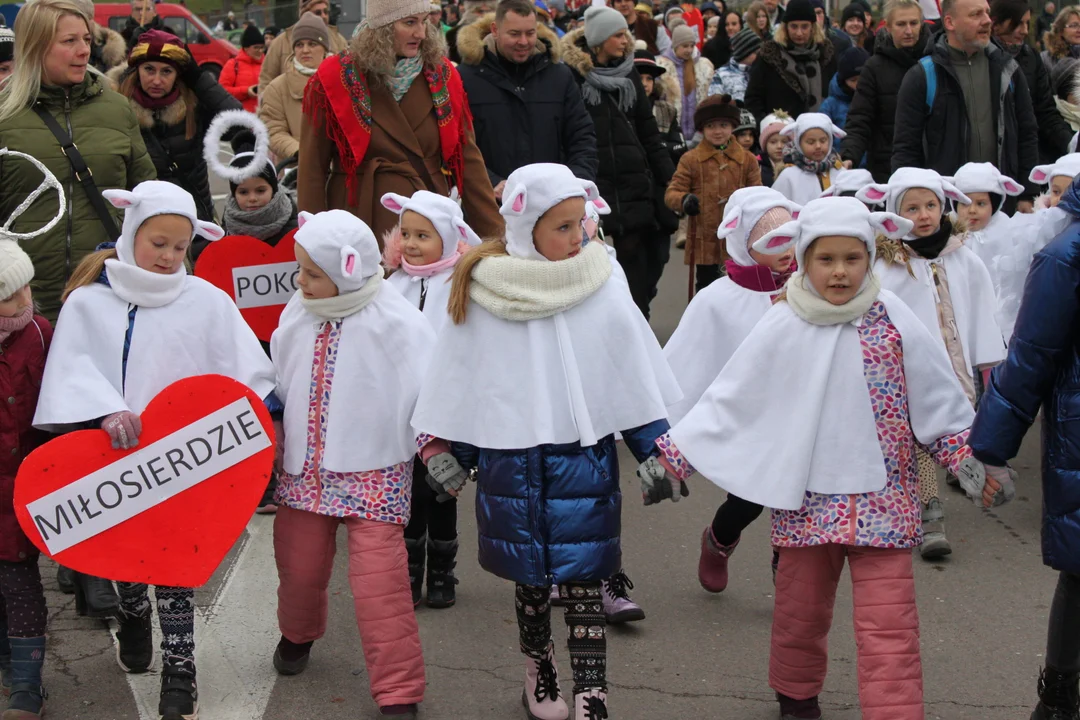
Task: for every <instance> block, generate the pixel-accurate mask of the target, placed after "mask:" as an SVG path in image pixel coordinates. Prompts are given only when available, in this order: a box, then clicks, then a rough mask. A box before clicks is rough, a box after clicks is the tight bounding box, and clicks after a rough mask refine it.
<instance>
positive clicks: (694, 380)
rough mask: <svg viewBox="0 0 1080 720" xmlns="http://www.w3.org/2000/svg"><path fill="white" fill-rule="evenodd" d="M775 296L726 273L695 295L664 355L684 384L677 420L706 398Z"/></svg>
mask: <svg viewBox="0 0 1080 720" xmlns="http://www.w3.org/2000/svg"><path fill="white" fill-rule="evenodd" d="M772 298H773V295H772V294H770V293H765V292H755V291H753V290H747V289H746V288H744V287H741V286H739V285H737V284H736V283H735V282H734V281H733V280H731V278H728V277H722V278H720V279H719V280H717V281H716V282H714V283H712V284H711V285H709V286H708V287H707V288H705V289H704V290H702V291H701V292H699V293H698V294H697V295H695V296H694V299H693V300H691V301H690V305H689V306H688V307H687V308H686V312H685V313H683V316H682V319H681V320H679V326H678V327H677V328H675V332H674V333H672V335H671V338H670V339H669V340H668V342H667V345H665V346H664V357H665V358H666V359H667V361H668V364H669V365H670V366H671V371H672V372H673V373H674V374H675V379H676V380H678V381H679V386H680V387H681V388H682V394H683V397H682V400H679V401H678V402H677V403H675V404H673V405H671V406H669V407H668V421H669V422H670V423H671V424H672V425H674V424H676V423H678V422H679V421H680V420H682V419H683V417H684V416H685V415H686V413H688V412H690V409H691V408H692V407H694V405H696V404H697V402H698V400H700V399H701V396H702V394H703V393H704V392H705V391H706V390H707V389H708V387H709V385H711V384H712V381H713V380H715V379H716V376H717V375H719V374H720V371H721V370H723V369H724V365H726V364H727V362H728V360H730V359H731V356H732V355H733V354H735V351H736V350H737V349H738V347H739V345H740V344H742V342H743V340H745V339H746V336H747V335H749V334H750V331H751V330H752V329H753V328H754V326H755V325H756V324H757V323H758V321H759V320H761V318H763V317H765V313H767V312H768V311H769V308H770V307H772Z"/></svg>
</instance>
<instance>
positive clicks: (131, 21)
mask: <svg viewBox="0 0 1080 720" xmlns="http://www.w3.org/2000/svg"><path fill="white" fill-rule="evenodd" d="M147 30H165V31H166V32H171V30H169V29H168V28H166V27H165V25H164V23H162V22H161V16H160V15H158V14H157V11H156V10H155V9H154V0H131V15H130V16H129V17H128V19H127V23H126V24H125V25H124V29H123V30H121V31H120V35H121V36H123V38H124V42H126V43H127V50H128V52H131V48H133V47H135V43H136V41H137V40H138V39H139V36H140V35H142V34H143V33H144V32H146V31H147Z"/></svg>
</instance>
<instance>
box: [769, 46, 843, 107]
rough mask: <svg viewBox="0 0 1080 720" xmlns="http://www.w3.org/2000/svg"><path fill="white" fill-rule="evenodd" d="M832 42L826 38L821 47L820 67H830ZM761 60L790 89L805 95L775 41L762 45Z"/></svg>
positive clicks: (832, 51) (832, 50)
mask: <svg viewBox="0 0 1080 720" xmlns="http://www.w3.org/2000/svg"><path fill="white" fill-rule="evenodd" d="M834 52H835V50H834V49H833V44H832V42H831V41H830V40H829V39H828V38H825V42H824V43H822V45H821V60H820V63H819V64H820V65H822V66H824V65H828V64H829V63H830V62H831V61H832V59H833V53H834ZM758 59H759V60H763V61H764V62H765V63H766V64H767V65H771V66H772V68H773V70H775V71H776V74H777V75H779V76H780V77H781V78H783V80H784V83H785V84H787V86H788V87H789V88H791V89H792V90H794V91H795V92H796V93H798V94H799V95H800V96H801V95H802V93H803V89H802V85H800V84H799V79H798V78H797V77H795V76H794V75H792V74H791V73H789V72H788V71H787V67H786V65H785V63H784V56H783V52H782V48H781V47H780V43H778V42H776V41H775V40H771V39H770V40H766V41H765V42H763V43H762V44H761V54H760V55H759V56H758Z"/></svg>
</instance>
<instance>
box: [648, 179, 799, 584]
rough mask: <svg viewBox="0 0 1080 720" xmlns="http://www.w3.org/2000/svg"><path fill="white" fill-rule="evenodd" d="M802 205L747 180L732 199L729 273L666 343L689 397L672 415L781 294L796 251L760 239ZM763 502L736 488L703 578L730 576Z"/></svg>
mask: <svg viewBox="0 0 1080 720" xmlns="http://www.w3.org/2000/svg"><path fill="white" fill-rule="evenodd" d="M798 210H799V206H798V205H796V204H794V203H792V202H790V201H789V200H788V199H787V198H785V197H784V196H783V195H781V194H780V193H778V192H776V191H775V190H772V189H771V188H764V187H749V188H741V189H739V190H736V191H735V192H734V193H732V194H731V197H730V198H729V199H728V202H727V205H726V206H725V207H724V218H723V220H722V221H721V222H720V228H719V230H718V231H717V233H716V234H717V236H718V237H719V238H721V239H722V240H725V241H726V245H727V253H728V258H729V259H728V261H727V266H726V273H725V274H724V276H722V277H721V278H720V279H719V280H717V281H716V282H714V283H712V284H710V285H709V286H708V287H706V288H705V289H704V290H702V291H701V292H699V293H698V294H697V295H695V296H694V299H693V300H691V301H690V305H689V307H687V308H686V312H685V313H684V314H683V316H682V319H681V320H680V321H679V326H678V327H677V328H675V332H674V333H672V335H671V339H669V340H668V342H667V345H665V346H664V357H665V358H667V361H668V364H669V365H671V371H672V372H673V373H674V374H675V377H676V379H677V380H678V381H679V386H680V388H681V389H682V393H683V397H682V400H680V401H679V402H677V403H675V404H674V405H672V406H671V407H669V408H668V421H669V422H671V423H678V422H679V421H680V420H682V418H683V416H684V415H686V413H687V412H689V411H690V409H691V408H693V407H694V405H696V404H697V402H698V400H700V399H701V396H702V394H703V393H704V392H705V391H706V390H707V389H708V387H709V385H711V384H712V381H713V380H715V379H716V376H717V375H719V374H720V371H721V370H723V369H724V365H725V364H726V363H727V362H728V360H730V359H731V356H732V355H734V354H735V351H736V350H737V349H738V347H739V345H741V344H742V342H743V340H745V339H746V336H747V335H749V334H750V331H751V330H752V329H753V327H754V325H756V324H757V323H758V321H759V320H761V318H762V317H764V316H765V313H766V312H768V310H769V308H770V307H772V305H773V302H775V300H776V297H777V294H778V293H779V292H780V288H782V287H783V286H784V283H785V282H786V281H787V279H788V276H789V275H790V274H791V271H792V261H793V260H794V257H795V253H794V251H792V252H787V253H778V254H768V255H766V254H762V253H759V252H757V251H756V250H754V249H753V248H752V245H753V244H754V242H756V241H757V240H759V239H760V238H762V237H763V236H765V235H766V234H767V233H769V232H771V231H773V230H775V229H776V228H778V227H780V226H781V225H783V224H784V223H786V222H789V221H790V220H791V219H792V213H797V212H798ZM761 511H762V506H761V505H759V504H757V503H752V502H748V501H746V500H743V499H742V498H740V497H738V496H736V495H730V494H729V495H728V498H727V500H725V501H724V504H723V505H721V506H720V508H719V509H718V510H717V511H716V515H715V516H714V517H713V521H712V523H711V524H710V525H709V526H708V527H706V528H705V530H704V532H703V533H702V535H701V557H700V559H699V560H698V582H700V583H701V586H702V587H703V588H705V589H706V590H708V591H709V592H723V591H724V590H725V589H726V588H727V584H728V569H727V565H728V558H729V557H730V556H731V554H732V553H733V552H735V548H736V547H737V546H738V544H739V538H740V536H741V535H742V531H743V530H745V529H746V528H747V527H748V526H749V525H750V523H752V522H753V521H754V520H756V519H757V518H758V516H759V515H760V514H761Z"/></svg>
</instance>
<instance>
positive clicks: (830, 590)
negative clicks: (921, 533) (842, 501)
mask: <svg viewBox="0 0 1080 720" xmlns="http://www.w3.org/2000/svg"><path fill="white" fill-rule="evenodd" d="M845 558H847V561H848V565H849V567H850V569H851V584H852V596H853V600H854V606H855V644H856V646H857V647H858V654H859V662H858V667H859V703H860V704H861V705H862V717H863V720H924V718H925V711H924V709H923V683H922V659H921V658H920V656H919V615H918V611H917V610H916V607H915V579H914V577H913V576H912V567H911V550H910V549H906V550H888V549H883V548H869V547H854V546H851V545H836V544H827V545H817V546H814V547H806V548H780V567H779V569H778V571H777V573H776V606H775V608H774V610H773V627H772V652H771V655H770V657H769V685H770V686H771V687H772V688H773V690H776V691H777V692H779V693H783V694H784V695H787V696H788V697H790V698H794V699H796V700H805V699H807V698H812V697H815V696H817V695H818V694H820V693H821V689H822V687H823V686H824V684H825V673H826V671H827V669H828V662H829V651H828V637H829V627H830V625H832V618H833V604H834V602H835V601H836V586H837V583H839V581H840V572H841V570H843V568H844V559H845Z"/></svg>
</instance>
